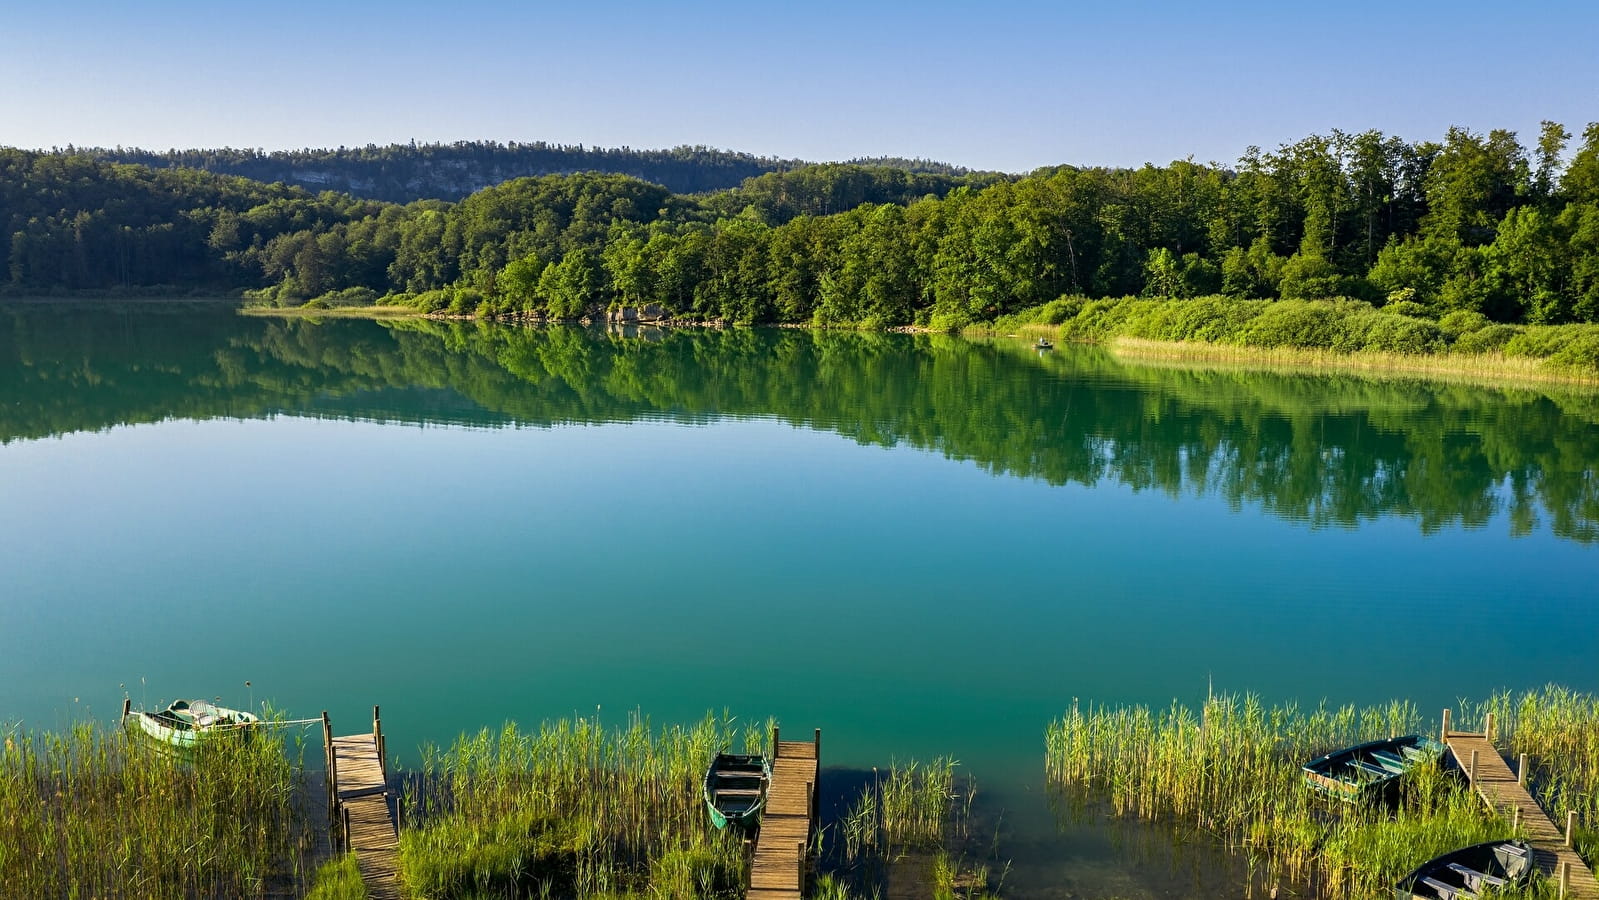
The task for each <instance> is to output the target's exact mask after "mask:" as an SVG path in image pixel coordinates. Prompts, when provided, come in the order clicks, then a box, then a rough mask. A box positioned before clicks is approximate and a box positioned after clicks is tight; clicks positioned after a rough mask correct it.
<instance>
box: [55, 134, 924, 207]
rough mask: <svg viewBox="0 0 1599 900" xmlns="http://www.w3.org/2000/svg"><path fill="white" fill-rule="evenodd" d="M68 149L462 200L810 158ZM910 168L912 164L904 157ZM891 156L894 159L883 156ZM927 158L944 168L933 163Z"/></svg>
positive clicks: (760, 170) (552, 150)
mask: <svg viewBox="0 0 1599 900" xmlns="http://www.w3.org/2000/svg"><path fill="white" fill-rule="evenodd" d="M59 152H60V153H61V154H63V155H68V156H73V155H85V156H91V157H94V158H95V159H100V160H105V161H107V162H120V163H135V164H138V165H143V166H151V167H155V168H187V169H203V170H205V171H207V172H215V173H216V174H219V175H239V176H243V177H245V178H251V179H254V180H256V181H264V182H277V181H281V182H283V183H284V184H288V185H294V186H297V187H303V188H306V189H307V190H313V191H323V190H330V191H340V192H342V193H347V194H351V195H353V196H356V197H364V198H367V199H371V200H383V201H386V202H390V203H409V202H411V201H413V200H459V199H461V198H462V197H465V196H466V195H468V194H471V193H474V192H476V191H480V190H482V189H483V188H486V187H492V186H493V185H496V184H500V183H502V182H506V181H510V180H511V179H513V178H526V177H530V176H537V175H564V174H572V173H576V172H600V173H607V174H613V175H630V176H632V177H634V178H638V179H640V180H642V181H649V182H653V183H655V184H659V185H664V186H665V187H668V188H670V189H671V190H673V191H677V192H678V193H683V194H694V193H704V192H708V191H720V190H725V189H727V188H733V187H737V186H738V185H739V184H740V183H741V182H743V181H744V179H746V178H753V177H755V176H757V175H763V174H765V173H767V172H777V171H783V170H787V169H796V168H799V167H801V166H803V165H805V163H804V162H802V161H800V160H792V159H771V158H767V157H760V156H752V155H750V154H748V153H735V152H733V151H730V150H713V149H711V148H709V147H674V148H672V149H670V150H634V149H632V148H629V147H618V148H605V147H584V146H581V145H578V146H567V145H563V144H547V143H544V142H543V141H537V142H534V143H525V144H524V143H516V142H511V143H505V144H502V143H498V142H494V141H457V142H455V143H453V144H417V143H415V142H413V143H410V144H391V145H388V146H383V147H379V146H375V145H371V144H369V145H367V146H365V147H353V148H347V147H340V148H338V149H336V150H278V151H273V152H270V153H268V152H266V151H263V150H248V149H245V150H235V149H232V148H224V149H220V150H167V151H163V152H156V151H151V150H140V149H136V148H124V147H116V148H109V149H108V148H104V147H93V148H72V147H69V148H66V149H64V150H61V151H59ZM905 162H906V165H905V166H904V167H906V168H909V167H912V166H914V164H915V162H914V161H905ZM885 164H887V163H885ZM926 165H928V166H936V165H937V164H934V163H927V164H926Z"/></svg>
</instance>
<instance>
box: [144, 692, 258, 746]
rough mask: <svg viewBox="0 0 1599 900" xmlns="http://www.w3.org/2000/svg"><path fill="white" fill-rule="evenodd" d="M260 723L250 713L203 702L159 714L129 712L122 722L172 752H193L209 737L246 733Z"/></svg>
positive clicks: (184, 703)
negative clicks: (170, 749) (172, 750)
mask: <svg viewBox="0 0 1599 900" xmlns="http://www.w3.org/2000/svg"><path fill="white" fill-rule="evenodd" d="M260 723H261V719H260V717H258V716H256V715H254V714H253V713H247V712H244V711H242V710H237V709H229V708H228V707H226V706H216V705H214V704H212V703H209V702H207V701H205V700H175V701H173V703H172V705H171V706H168V707H167V708H166V709H163V710H161V711H159V712H130V713H128V714H127V715H126V716H125V717H124V718H123V725H124V726H125V727H127V728H128V729H129V730H133V729H137V730H138V731H140V732H142V733H143V734H145V735H147V736H148V737H150V738H151V739H152V740H154V741H157V742H158V743H160V744H161V745H163V746H165V747H170V748H172V749H174V750H193V749H194V748H195V746H196V745H197V744H199V742H200V741H201V740H203V739H206V738H207V737H209V736H211V735H220V734H244V733H248V732H250V731H252V730H253V729H254V728H255V727H256V726H258V725H259V724H260Z"/></svg>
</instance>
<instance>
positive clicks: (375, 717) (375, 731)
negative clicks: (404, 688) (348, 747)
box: [372, 704, 389, 783]
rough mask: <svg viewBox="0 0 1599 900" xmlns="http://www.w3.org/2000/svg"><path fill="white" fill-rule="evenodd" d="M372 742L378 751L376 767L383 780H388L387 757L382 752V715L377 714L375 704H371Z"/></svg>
mask: <svg viewBox="0 0 1599 900" xmlns="http://www.w3.org/2000/svg"><path fill="white" fill-rule="evenodd" d="M372 743H373V744H374V745H375V746H376V747H377V751H378V769H379V770H380V771H382V773H383V781H384V782H385V783H387V782H388V780H389V757H388V754H386V753H384V752H383V717H382V716H381V715H379V714H378V707H377V705H376V704H373V706H372Z"/></svg>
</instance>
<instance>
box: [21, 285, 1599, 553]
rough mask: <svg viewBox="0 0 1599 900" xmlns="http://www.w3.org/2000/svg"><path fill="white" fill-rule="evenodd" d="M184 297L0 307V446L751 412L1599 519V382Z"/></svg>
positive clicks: (1351, 512)
mask: <svg viewBox="0 0 1599 900" xmlns="http://www.w3.org/2000/svg"><path fill="white" fill-rule="evenodd" d="M173 307H174V305H170V304H162V305H159V306H158V307H157V308H155V309H145V310H140V311H137V312H133V313H130V312H127V311H126V310H125V309H124V310H123V311H119V312H111V313H108V311H107V310H106V309H105V308H98V309H97V308H93V307H83V306H74V307H72V308H71V309H69V310H66V311H61V312H48V311H41V310H39V309H37V308H34V309H33V310H32V311H31V312H30V311H29V310H28V309H27V308H26V307H24V308H20V309H13V310H11V311H9V312H8V311H6V310H3V309H0V383H4V384H6V385H8V397H9V398H10V399H11V403H12V405H11V406H10V407H9V408H8V409H7V411H6V412H5V414H4V415H3V416H0V444H3V443H5V442H7V441H11V440H27V439H35V438H40V437H45V436H48V435H55V434H62V433H67V432H72V431H81V430H94V429H101V428H107V427H110V426H113V425H118V424H126V423H133V422H152V421H161V420H163V419H167V418H172V417H184V418H193V419H208V418H214V417H240V416H264V415H274V414H278V413H289V414H293V415H301V416H305V415H310V416H323V417H328V418H341V419H351V418H354V419H363V420H376V421H391V422H419V423H422V422H425V423H435V422H442V423H453V424H462V425H472V426H479V427H499V426H505V425H511V424H517V425H531V426H550V425H559V424H568V423H602V422H631V421H637V420H641V419H658V418H662V417H665V418H669V419H671V420H673V421H680V422H694V423H703V422H707V421H711V420H714V419H716V418H720V417H727V416H733V417H742V416H753V417H762V418H776V419H779V420H781V421H784V422H788V423H791V424H793V425H794V426H796V427H801V428H808V429H815V430H821V431H830V432H833V433H836V434H838V435H840V436H842V437H845V438H847V439H850V440H854V441H858V442H860V443H862V444H873V445H882V446H895V445H899V444H906V445H909V446H915V447H922V448H927V449H931V450H936V451H938V452H940V453H943V454H945V455H946V456H948V457H950V458H953V459H962V460H972V461H974V462H976V463H978V464H980V465H981V466H983V467H984V468H985V469H987V470H989V471H991V472H995V473H1000V474H1009V475H1016V476H1023V477H1029V478H1041V479H1044V480H1046V481H1048V482H1050V483H1052V484H1083V485H1096V484H1100V483H1111V484H1125V485H1129V486H1131V487H1134V488H1137V489H1141V490H1159V491H1164V492H1168V493H1172V494H1177V493H1193V494H1205V495H1212V496H1218V497H1223V498H1226V499H1227V500H1228V501H1229V502H1232V503H1235V504H1251V505H1259V506H1260V507H1261V508H1263V509H1265V510H1267V511H1268V512H1270V513H1272V514H1274V515H1279V516H1283V517H1286V518H1290V519H1294V520H1296V521H1306V522H1311V523H1315V524H1322V525H1330V524H1341V525H1355V524H1358V523H1360V522H1364V521H1369V520H1372V519H1376V518H1380V517H1384V516H1390V515H1399V516H1404V517H1407V518H1410V519H1413V520H1414V521H1416V522H1417V524H1418V525H1419V526H1420V527H1422V528H1423V529H1427V530H1432V529H1437V528H1443V527H1446V526H1449V525H1455V524H1459V525H1468V526H1483V525H1486V524H1488V523H1489V522H1491V521H1492V520H1493V518H1494V516H1496V515H1498V514H1500V513H1506V512H1508V513H1509V516H1508V520H1509V522H1510V525H1511V527H1512V528H1513V529H1515V531H1516V533H1522V532H1525V531H1528V530H1531V529H1533V528H1535V527H1538V526H1539V525H1540V523H1542V524H1543V525H1545V526H1547V527H1549V528H1550V529H1551V530H1552V531H1553V532H1554V533H1555V534H1557V535H1560V536H1562V537H1565V538H1569V539H1574V540H1579V541H1584V542H1592V541H1599V480H1596V479H1594V478H1593V477H1592V475H1593V468H1594V460H1595V459H1599V445H1596V440H1599V429H1596V428H1595V423H1599V398H1596V397H1595V396H1594V395H1593V394H1592V393H1584V392H1578V393H1569V394H1568V393H1562V392H1561V391H1559V390H1557V389H1545V390H1535V389H1498V390H1495V389H1487V388H1478V387H1470V386H1462V385H1438V384H1425V383H1420V382H1415V381H1396V380H1373V379H1370V378H1362V377H1358V376H1350V375H1338V376H1329V378H1327V379H1308V378H1305V377H1302V376H1294V375H1283V374H1278V373H1261V372H1245V371H1236V370H1232V371H1204V370H1195V369H1177V368H1165V367H1153V366H1142V365H1137V364H1128V363H1125V362H1122V361H1119V360H1117V359H1116V358H1115V357H1113V356H1112V355H1110V354H1109V353H1106V352H1103V351H1097V350H1094V349H1093V348H1085V349H1084V350H1082V351H1080V352H1073V353H1057V354H1050V355H1045V356H1043V357H1040V356H1038V355H1035V354H1033V353H1031V352H1029V351H1028V350H1027V348H1026V346H1025V345H1022V344H1019V343H1017V342H1014V341H997V342H984V341H968V340H959V339H955V338H950V337H947V336H944V335H897V334H874V333H860V332H828V331H808V330H802V329H760V330H755V329H674V330H656V331H655V332H654V333H653V334H649V333H646V334H645V335H641V336H639V337H625V336H623V335H621V334H616V333H603V332H600V331H599V330H598V329H578V328H547V329H529V328H516V327H510V326H505V325H497V324H493V323H478V322H450V321H431V320H419V319H410V320H399V321H386V322H339V323H334V324H332V325H317V324H314V323H312V322H308V321H302V320H289V321H283V320H277V319H265V318H251V317H245V318H241V317H237V316H231V315H226V314H222V315H216V314H211V315H207V314H204V312H203V311H197V310H195V309H185V308H183V307H182V306H178V307H177V308H173ZM1040 367H1043V368H1044V369H1046V370H1047V372H1048V373H1049V377H1040V373H1039V368H1040ZM1329 380H1330V381H1332V382H1335V383H1333V384H1329ZM1330 397H1336V398H1337V402H1336V403H1329V402H1328V398H1330ZM1307 446H1313V447H1319V448H1322V449H1319V450H1317V451H1316V452H1306V451H1305V447H1307ZM1440 461H1446V463H1447V464H1440Z"/></svg>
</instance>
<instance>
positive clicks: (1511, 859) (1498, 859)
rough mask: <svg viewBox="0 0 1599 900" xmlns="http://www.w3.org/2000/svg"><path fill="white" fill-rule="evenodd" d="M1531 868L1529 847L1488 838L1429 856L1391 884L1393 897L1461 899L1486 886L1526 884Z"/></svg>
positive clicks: (1515, 842) (1495, 887) (1496, 887)
mask: <svg viewBox="0 0 1599 900" xmlns="http://www.w3.org/2000/svg"><path fill="white" fill-rule="evenodd" d="M1533 871H1534V866H1533V859H1532V848H1531V847H1529V846H1528V845H1527V844H1525V843H1523V842H1521V841H1489V842H1487V843H1485V844H1473V845H1472V846H1470V847H1462V848H1460V849H1459V850H1452V851H1450V852H1448V853H1445V854H1444V855H1443V856H1439V857H1435V858H1433V859H1429V860H1427V861H1426V862H1424V863H1422V864H1421V866H1420V867H1419V868H1417V869H1416V870H1415V871H1414V872H1411V873H1410V874H1409V875H1406V876H1405V877H1404V878H1401V879H1399V881H1398V883H1397V884H1395V885H1394V898H1395V900H1464V898H1468V897H1475V896H1477V895H1479V894H1482V893H1483V892H1484V891H1485V890H1489V889H1502V888H1505V887H1509V886H1513V885H1521V884H1525V883H1526V882H1527V881H1529V880H1530V879H1531V878H1532V873H1533Z"/></svg>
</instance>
